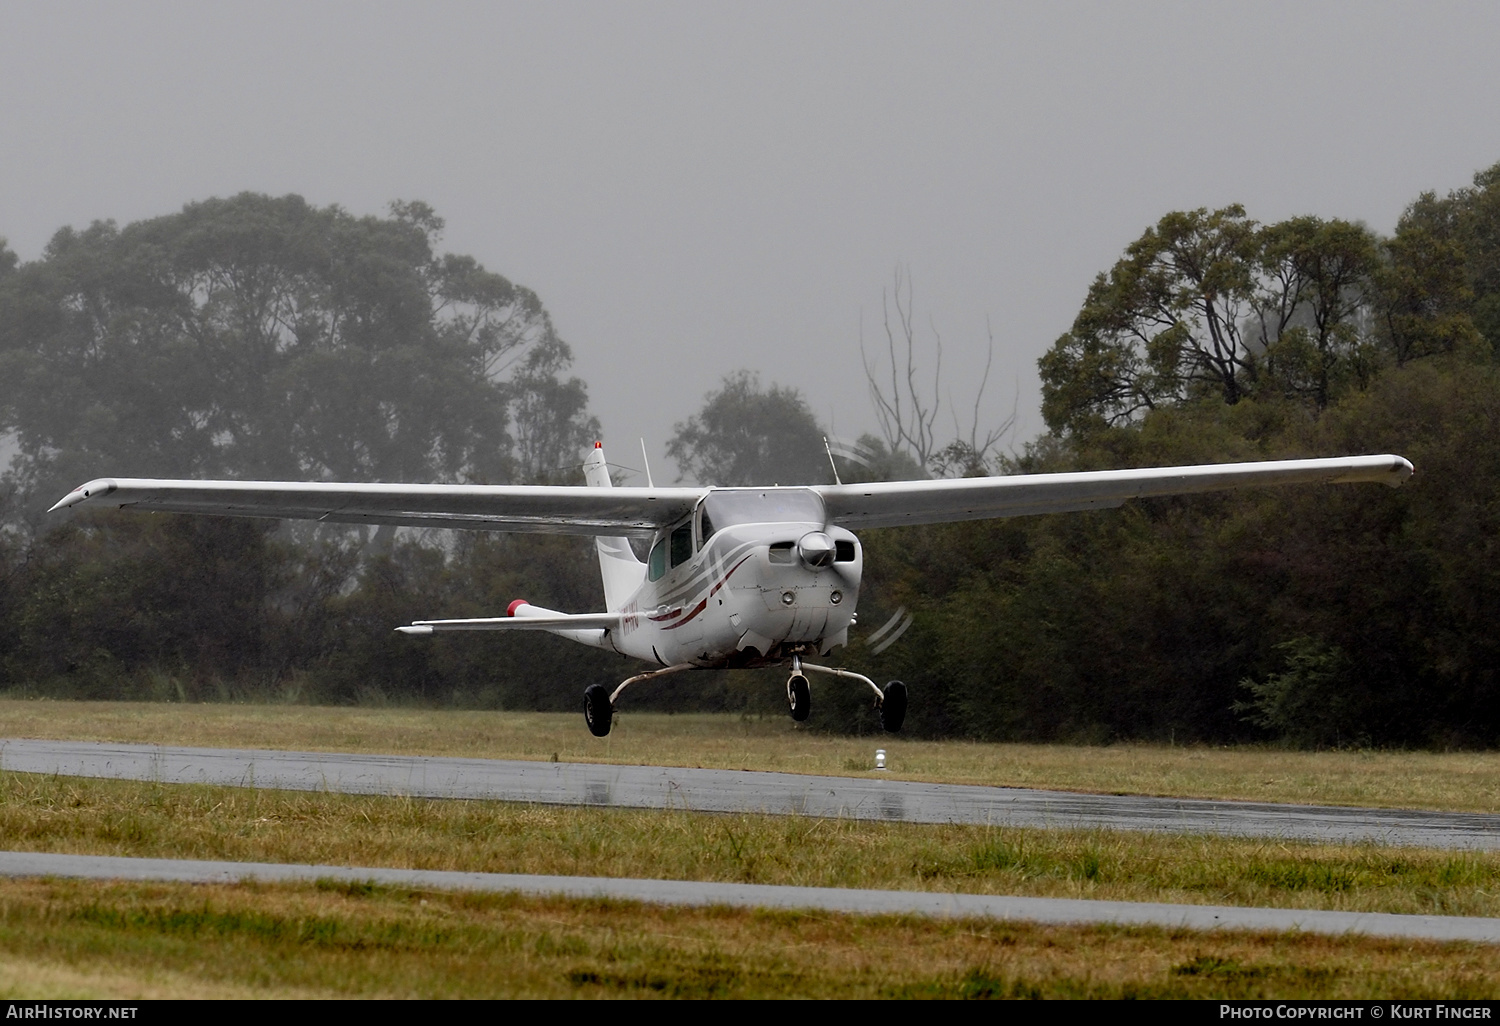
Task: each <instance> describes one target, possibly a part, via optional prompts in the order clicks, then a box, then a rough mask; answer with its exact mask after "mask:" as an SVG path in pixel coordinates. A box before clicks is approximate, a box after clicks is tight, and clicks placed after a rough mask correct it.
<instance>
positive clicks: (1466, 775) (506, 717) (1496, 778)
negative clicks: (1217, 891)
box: [0, 699, 1500, 812]
mask: <svg viewBox="0 0 1500 1026" xmlns="http://www.w3.org/2000/svg"><path fill="white" fill-rule="evenodd" d="M615 724H616V725H615V728H614V731H613V732H612V733H611V734H610V736H609V737H607V738H603V739H600V738H595V737H592V736H590V735H589V734H588V732H587V730H585V728H584V726H583V716H582V715H581V714H578V715H566V714H561V713H516V712H461V711H446V710H423V709H400V708H318V707H308V706H279V705H195V706H182V705H175V704H151V703H123V702H51V701H28V700H13V699H11V700H0V737H38V738H57V739H72V740H97V741H132V742H141V743H150V744H165V745H201V746H206V747H235V748H283V749H294V750H303V751H337V752H379V753H392V754H411V755H454V756H468V757H473V758H487V759H537V760H546V759H551V758H554V757H555V758H558V759H561V760H563V761H565V762H618V763H635V764H651V765H669V766H708V767H716V768H722V769H759V770H784V771H787V772H797V773H827V774H835V775H848V776H854V775H865V774H868V773H870V772H871V771H872V769H871V768H872V766H873V759H874V754H875V749H876V748H877V747H881V748H884V749H886V751H887V752H888V759H889V762H888V765H889V774H890V775H891V776H895V777H903V778H907V779H912V780H931V781H945V782H950V783H966V784H1001V785H1008V786H1022V787H1043V788H1060V789H1063V790H1074V791H1093V792H1099V793H1106V794H1155V795H1173V796H1178V797H1201V798H1238V799H1245V800H1252V801H1272V802H1312V803H1322V804H1329V805H1370V806H1377V807H1385V808H1421V809H1451V810H1461V811H1471V812H1493V811H1496V810H1497V809H1500V753H1494V752H1288V751H1279V750H1275V749H1268V748H1252V747H1245V748H1207V747H1169V746H1165V745H1136V744H1124V745H1109V746H1102V747H1084V746H1069V745H1020V744H979V743H971V742H961V741H916V740H907V739H905V738H903V737H901V736H899V735H897V736H892V735H881V736H872V737H862V738H850V737H840V736H833V735H827V734H818V733H814V732H812V731H808V730H804V729H800V728H798V727H797V726H796V725H794V724H793V723H792V722H791V721H790V720H789V719H786V718H782V717H774V718H768V719H759V718H744V717H739V716H734V715H667V714H661V713H632V712H629V711H626V712H623V713H621V714H620V715H619V716H618V717H617V718H616V721H615Z"/></svg>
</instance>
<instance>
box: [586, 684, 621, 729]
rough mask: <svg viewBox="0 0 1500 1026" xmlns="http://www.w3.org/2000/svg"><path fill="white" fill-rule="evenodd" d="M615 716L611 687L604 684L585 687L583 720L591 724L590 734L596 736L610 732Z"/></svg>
mask: <svg viewBox="0 0 1500 1026" xmlns="http://www.w3.org/2000/svg"><path fill="white" fill-rule="evenodd" d="M614 716H615V709H614V706H612V705H610V704H609V688H607V687H605V686H604V685H603V684H590V685H589V686H588V687H587V688H585V689H584V691H583V722H585V723H587V724H588V725H589V733H590V734H593V735H594V736H595V737H603V736H604V735H606V734H608V733H609V724H610V721H611V720H613V719H614Z"/></svg>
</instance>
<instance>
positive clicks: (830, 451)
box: [823, 435, 844, 485]
mask: <svg viewBox="0 0 1500 1026" xmlns="http://www.w3.org/2000/svg"><path fill="white" fill-rule="evenodd" d="M823 451H824V452H826V453H827V454H828V465H829V466H830V467H832V468H833V483H834V484H836V485H841V484H843V483H844V482H842V481H840V480H839V466H838V464H837V463H835V462H833V449H832V447H830V446H829V444H828V436H827V435H824V436H823Z"/></svg>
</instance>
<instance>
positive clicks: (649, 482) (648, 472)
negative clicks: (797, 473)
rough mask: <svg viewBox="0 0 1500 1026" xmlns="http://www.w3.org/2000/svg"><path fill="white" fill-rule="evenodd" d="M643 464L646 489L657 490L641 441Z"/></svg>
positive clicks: (643, 441)
mask: <svg viewBox="0 0 1500 1026" xmlns="http://www.w3.org/2000/svg"><path fill="white" fill-rule="evenodd" d="M823 444H824V445H827V444H828V439H826V438H825V439H823ZM641 462H642V463H644V464H645V465H646V487H647V488H655V487H656V484H655V482H653V481H652V480H651V461H650V460H648V459H647V458H646V440H645V439H644V438H642V439H641Z"/></svg>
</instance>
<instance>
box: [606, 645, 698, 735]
mask: <svg viewBox="0 0 1500 1026" xmlns="http://www.w3.org/2000/svg"><path fill="white" fill-rule="evenodd" d="M692 668H693V664H692V663H678V664H677V665H675V666H664V667H662V668H661V669H660V670H651V671H649V672H647V673H638V674H636V675H635V676H634V677H627V678H626V679H625V680H624V681H622V682H621V683H620V686H619V687H617V688H615V689H614V690H613V691H611V690H609V688H607V687H605V686H604V685H603V684H590V685H589V686H588V687H586V688H584V690H583V722H585V723H587V724H588V725H589V733H590V734H593V735H594V736H595V737H604V736H605V735H606V734H608V733H609V727H610V723H611V722H612V721H613V720H614V718H615V699H617V698H619V697H620V692H622V691H624V690H625V689H626V688H627V687H629V686H630V685H632V684H637V683H639V682H640V681H643V680H650V679H651V678H652V677H665V676H666V675H667V674H669V673H676V672H678V671H679V670H691V669H692Z"/></svg>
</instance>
